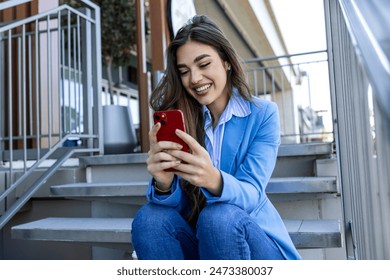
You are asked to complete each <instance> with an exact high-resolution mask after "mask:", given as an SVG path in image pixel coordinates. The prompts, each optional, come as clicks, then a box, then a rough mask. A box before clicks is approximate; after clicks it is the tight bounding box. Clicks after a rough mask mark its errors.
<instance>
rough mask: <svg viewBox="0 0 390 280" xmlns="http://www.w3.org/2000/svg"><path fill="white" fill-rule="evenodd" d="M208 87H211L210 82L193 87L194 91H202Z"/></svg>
mask: <svg viewBox="0 0 390 280" xmlns="http://www.w3.org/2000/svg"><path fill="white" fill-rule="evenodd" d="M210 87H211V84H208V85H204V86H201V87H198V88H195V91H196V92H202V91H205V90H208V89H209V88H210Z"/></svg>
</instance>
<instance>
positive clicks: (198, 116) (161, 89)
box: [150, 15, 252, 225]
mask: <svg viewBox="0 0 390 280" xmlns="http://www.w3.org/2000/svg"><path fill="white" fill-rule="evenodd" d="M189 40H192V41H196V42H199V43H202V44H205V45H209V46H211V47H213V48H214V49H215V50H216V51H217V52H218V54H219V56H220V58H221V59H222V61H226V62H228V63H229V64H230V66H231V70H230V71H228V72H227V73H228V74H227V75H228V77H227V86H228V89H229V90H228V92H229V94H230V95H231V94H232V89H233V88H236V89H237V91H238V92H239V94H240V95H241V96H242V97H243V98H244V99H246V100H251V98H252V96H251V93H250V91H249V87H248V85H247V83H246V81H245V75H244V71H243V69H242V66H241V63H240V60H239V58H238V55H237V53H236V51H235V50H234V48H233V46H232V45H231V43H230V42H229V40H228V39H227V38H226V36H225V34H224V33H223V31H222V30H221V29H220V28H219V27H218V26H217V25H216V24H215V23H214V22H213V21H212V20H211V19H210V18H208V17H207V16H204V15H197V16H194V17H193V18H192V19H190V20H189V21H188V23H187V24H186V25H184V26H183V27H182V28H181V29H180V30H179V31H178V33H177V35H176V37H175V38H174V39H173V40H172V42H171V43H170V45H169V47H168V49H167V69H166V72H165V75H164V77H163V78H162V80H161V81H160V83H159V84H158V86H157V87H156V89H155V90H154V91H153V92H152V95H151V98H150V106H151V107H152V109H153V110H155V111H159V110H169V109H181V110H182V111H183V114H184V118H185V122H186V128H187V132H188V133H189V134H190V135H191V136H192V137H194V138H195V139H196V140H197V141H198V143H200V144H201V145H202V146H205V145H204V137H205V132H204V120H203V106H202V105H201V104H199V103H198V102H197V101H196V100H195V99H194V98H193V97H192V96H191V95H190V94H188V93H187V92H186V90H185V89H184V86H183V85H182V83H181V79H180V74H179V71H178V69H177V66H176V65H177V59H176V52H177V49H178V48H180V47H181V46H183V45H184V44H185V43H187V42H188V41H189ZM181 187H182V189H183V190H184V191H185V193H186V194H187V196H188V198H189V200H190V201H191V204H192V205H191V206H192V210H191V211H190V213H189V215H188V217H187V220H188V222H189V223H190V224H191V225H195V224H196V221H197V218H198V215H199V213H200V211H201V210H202V208H203V207H204V205H205V198H204V196H203V194H202V192H201V191H200V189H199V188H198V187H196V186H193V185H191V184H190V183H189V182H186V181H184V180H182V182H181Z"/></svg>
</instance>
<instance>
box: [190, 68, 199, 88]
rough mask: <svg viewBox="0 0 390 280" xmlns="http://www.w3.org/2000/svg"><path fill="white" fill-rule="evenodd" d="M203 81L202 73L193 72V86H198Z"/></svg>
mask: <svg viewBox="0 0 390 280" xmlns="http://www.w3.org/2000/svg"><path fill="white" fill-rule="evenodd" d="M201 80H202V75H201V73H200V71H197V70H194V71H192V72H191V83H192V84H193V85H196V84H197V83H199V82H200V81H201Z"/></svg>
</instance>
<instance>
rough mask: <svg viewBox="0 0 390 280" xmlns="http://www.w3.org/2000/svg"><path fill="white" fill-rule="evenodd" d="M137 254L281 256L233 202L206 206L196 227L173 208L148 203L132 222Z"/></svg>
mask: <svg viewBox="0 0 390 280" xmlns="http://www.w3.org/2000/svg"><path fill="white" fill-rule="evenodd" d="M132 239H133V240H132V242H133V246H134V249H135V251H136V253H137V257H138V259H140V260H143V259H155V260H165V259H168V260H182V259H212V260H220V259H226V260H233V259H242V260H250V259H253V260H254V259H284V258H283V255H282V254H281V252H280V251H279V248H278V246H276V244H275V242H274V241H273V240H272V239H271V238H269V237H268V236H267V235H266V234H265V232H264V231H263V230H262V229H261V228H260V227H259V226H258V225H257V224H256V223H255V221H254V220H253V219H252V218H251V217H250V216H249V215H248V214H247V213H246V212H245V211H243V210H242V209H240V208H239V207H237V206H234V205H231V204H225V203H216V204H212V205H209V206H206V207H205V208H204V209H203V210H202V212H201V214H200V216H199V219H198V224H197V227H196V229H194V228H192V227H191V226H189V224H188V223H187V222H186V220H185V219H184V218H183V217H182V216H181V215H180V213H179V212H177V211H176V210H174V209H173V208H170V207H166V206H162V205H156V204H152V203H149V204H147V205H145V206H143V207H142V208H141V209H140V211H139V212H138V213H137V216H136V218H135V219H134V222H133V226H132Z"/></svg>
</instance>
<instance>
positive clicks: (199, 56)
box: [176, 54, 211, 68]
mask: <svg viewBox="0 0 390 280" xmlns="http://www.w3.org/2000/svg"><path fill="white" fill-rule="evenodd" d="M210 56H211V55H209V54H201V55H198V56H197V57H195V59H194V62H198V61H200V60H202V59H203V58H205V57H210ZM176 67H177V68H183V67H187V66H186V65H185V64H177V65H176Z"/></svg>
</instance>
